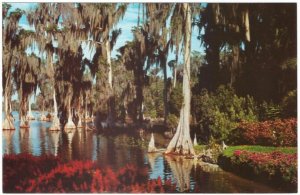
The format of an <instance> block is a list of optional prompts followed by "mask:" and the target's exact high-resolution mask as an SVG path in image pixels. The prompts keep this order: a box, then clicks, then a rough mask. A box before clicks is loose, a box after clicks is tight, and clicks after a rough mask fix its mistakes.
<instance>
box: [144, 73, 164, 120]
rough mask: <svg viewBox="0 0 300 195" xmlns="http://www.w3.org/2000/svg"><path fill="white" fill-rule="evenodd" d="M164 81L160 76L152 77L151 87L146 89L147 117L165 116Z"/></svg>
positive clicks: (150, 80)
mask: <svg viewBox="0 0 300 195" xmlns="http://www.w3.org/2000/svg"><path fill="white" fill-rule="evenodd" d="M162 91H163V80H162V79H161V78H160V77H158V76H151V77H150V79H149V86H148V87H146V88H145V89H144V95H145V101H144V106H145V112H144V113H145V115H146V116H150V117H151V118H159V117H163V115H164V107H163V93H162Z"/></svg>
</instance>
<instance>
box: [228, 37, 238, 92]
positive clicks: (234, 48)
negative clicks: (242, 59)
mask: <svg viewBox="0 0 300 195" xmlns="http://www.w3.org/2000/svg"><path fill="white" fill-rule="evenodd" d="M239 56H240V48H239V44H238V43H235V44H233V45H232V63H231V70H230V74H231V75H230V86H231V87H233V85H234V84H235V81H236V79H237V76H238V75H239Z"/></svg>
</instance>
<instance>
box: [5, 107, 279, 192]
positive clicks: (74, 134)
mask: <svg viewBox="0 0 300 195" xmlns="http://www.w3.org/2000/svg"><path fill="white" fill-rule="evenodd" d="M13 115H14V118H15V119H16V120H15V127H16V130H13V131H11V130H3V137H2V149H3V151H2V153H3V154H19V153H25V152H27V153H31V154H33V155H35V156H39V155H42V154H53V155H55V156H59V157H61V158H62V159H64V160H65V161H68V160H93V161H96V162H97V163H98V164H99V165H101V166H110V167H112V168H113V169H115V170H116V169H118V168H120V167H124V166H125V165H126V164H135V165H137V166H138V167H148V177H149V179H157V178H158V177H161V178H162V179H171V180H172V181H173V182H176V183H177V187H178V190H179V191H181V190H184V189H186V188H188V187H190V188H191V189H193V188H195V186H197V189H199V190H200V192H202V193H223V192H225V193H227V192H230V193H238V192H243V193H252V192H261V193H264V192H268V193H269V192H273V193H274V192H280V190H278V189H274V188H271V187H269V186H266V185H263V184H260V183H257V182H254V181H250V180H247V179H243V178H241V177H239V176H236V175H234V174H232V173H229V172H225V171H223V170H222V169H220V168H218V167H214V166H208V165H206V164H200V163H199V162H197V161H194V160H190V159H181V158H178V157H170V156H164V155H162V154H159V153H157V154H148V153H147V152H146V151H147V144H148V142H149V140H150V134H146V135H145V136H144V139H143V140H142V139H141V138H140V137H139V136H138V134H137V133H132V135H128V134H125V133H123V134H122V133H121V134H117V135H113V136H112V135H111V136H107V135H103V134H99V133H95V132H93V131H89V130H85V129H78V130H69V131H64V130H61V131H49V130H48V129H49V127H50V125H51V123H50V122H41V121H37V120H33V121H31V122H30V128H29V129H20V128H19V121H18V113H17V112H13ZM33 115H34V116H35V117H36V118H38V117H39V113H38V112H33ZM154 137H155V142H156V146H157V147H158V148H161V147H166V145H167V144H168V142H169V140H167V139H165V138H164V136H163V135H161V134H154Z"/></svg>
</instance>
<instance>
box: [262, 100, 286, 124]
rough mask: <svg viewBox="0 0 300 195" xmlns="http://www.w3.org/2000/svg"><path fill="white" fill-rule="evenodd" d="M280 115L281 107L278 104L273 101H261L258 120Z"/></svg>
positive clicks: (274, 117) (271, 118) (272, 118)
mask: <svg viewBox="0 0 300 195" xmlns="http://www.w3.org/2000/svg"><path fill="white" fill-rule="evenodd" d="M280 115H281V108H280V106H279V105H276V104H274V103H273V102H270V103H267V102H265V101H264V102H263V103H262V104H260V106H259V120H260V121H265V120H274V119H278V118H279V117H280Z"/></svg>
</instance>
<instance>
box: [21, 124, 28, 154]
mask: <svg viewBox="0 0 300 195" xmlns="http://www.w3.org/2000/svg"><path fill="white" fill-rule="evenodd" d="M28 140H29V131H28V129H25V128H20V142H21V150H22V152H29V147H28V146H29V143H28Z"/></svg>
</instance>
